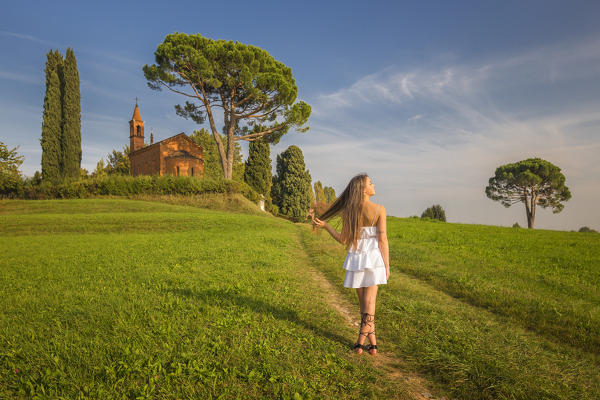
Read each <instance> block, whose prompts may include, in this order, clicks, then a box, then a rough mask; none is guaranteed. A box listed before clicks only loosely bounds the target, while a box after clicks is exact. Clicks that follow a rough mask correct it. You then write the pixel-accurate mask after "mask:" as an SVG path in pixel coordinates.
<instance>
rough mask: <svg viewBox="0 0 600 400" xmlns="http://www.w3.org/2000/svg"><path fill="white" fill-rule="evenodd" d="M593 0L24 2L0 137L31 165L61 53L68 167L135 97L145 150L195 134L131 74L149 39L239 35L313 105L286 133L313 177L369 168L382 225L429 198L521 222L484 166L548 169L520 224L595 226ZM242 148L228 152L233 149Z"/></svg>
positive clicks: (6, 38) (121, 126)
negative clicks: (555, 189)
mask: <svg viewBox="0 0 600 400" xmlns="http://www.w3.org/2000/svg"><path fill="white" fill-rule="evenodd" d="M598 15H600V3H598V2H592V1H590V2H578V1H571V2H564V1H562V2H558V1H556V2H555V1H528V2H522V1H521V2H510V1H505V2H487V1H472V2H467V1H464V2H448V1H439V2H433V1H431V2H412V3H404V2H391V1H390V2H377V1H371V2H351V1H344V2H323V1H321V2H306V1H305V2H294V3H288V2H228V3H227V4H216V3H207V2H199V1H194V2H177V3H173V4H169V5H167V3H164V2H152V1H146V2H102V3H101V2H93V3H92V2H67V1H58V2H54V3H49V2H41V1H39V2H28V3H13V4H9V5H5V6H4V7H3V13H2V14H1V15H0V48H1V49H2V54H3V55H4V56H3V57H2V58H0V128H1V130H0V141H2V142H4V143H6V144H7V145H8V146H9V147H11V148H12V147H15V146H19V150H18V151H19V152H20V153H21V154H23V155H24V156H25V163H24V164H23V167H22V171H23V172H24V174H25V175H32V174H33V172H34V171H36V170H39V169H40V157H41V148H40V145H39V138H40V131H41V116H42V104H43V97H44V84H43V82H44V73H43V68H44V64H45V60H46V53H47V52H48V51H49V50H50V49H56V48H58V49H60V50H61V52H63V54H64V50H65V49H66V47H72V48H73V49H74V50H75V54H76V57H77V61H78V66H79V73H80V78H81V93H82V143H83V160H82V166H83V167H84V168H87V169H88V170H93V169H94V167H95V165H96V163H97V162H98V160H99V159H100V158H102V157H106V155H107V154H108V153H109V152H110V151H111V150H112V149H120V148H122V147H123V146H124V145H127V144H128V121H129V119H130V118H131V114H132V111H133V106H134V103H135V100H134V99H135V97H138V98H139V102H140V108H141V113H142V118H143V119H144V120H145V122H146V127H147V128H146V129H147V132H149V130H150V129H149V128H151V129H152V130H153V131H154V136H155V140H160V139H164V138H166V137H169V136H172V135H173V134H176V133H179V132H182V131H183V132H186V133H191V132H192V131H193V130H194V129H197V125H195V124H194V123H193V122H191V121H186V120H184V119H182V118H180V117H178V116H177V115H176V114H175V112H174V109H173V105H174V104H177V103H178V102H180V101H181V99H180V98H179V97H178V96H177V95H174V94H170V93H167V92H165V91H163V92H155V91H152V90H150V89H149V88H148V87H147V86H146V82H145V79H144V76H143V73H142V70H141V67H142V66H143V65H144V64H150V63H152V62H153V52H154V50H155V49H156V46H157V45H158V44H159V43H160V42H162V40H163V39H164V37H165V35H167V34H169V33H172V32H175V31H178V32H186V33H200V34H202V35H204V36H207V37H210V38H213V39H228V40H237V41H240V42H243V43H247V44H252V45H256V46H259V47H262V48H264V49H266V50H267V51H269V52H270V53H271V54H272V55H273V56H274V57H275V58H276V59H278V60H279V61H281V62H283V63H285V64H286V65H288V66H290V67H291V68H292V70H293V73H294V77H295V79H296V83H297V85H298V87H299V98H300V99H302V100H304V101H306V102H308V103H309V104H310V105H311V106H312V107H313V115H312V116H311V118H310V120H309V125H310V127H311V129H310V130H309V131H308V132H307V133H302V134H300V133H296V132H292V133H290V134H288V135H286V136H285V137H284V138H283V139H282V141H281V142H280V143H279V144H278V145H277V146H274V147H273V149H272V158H273V159H275V155H276V154H277V153H280V152H281V151H283V150H285V148H287V146H289V145H291V144H295V145H298V146H300V147H301V148H302V149H303V152H304V155H305V159H306V163H307V166H308V168H309V170H310V172H311V174H312V176H313V179H314V180H317V179H319V180H321V181H323V182H324V184H326V185H332V186H333V187H334V188H335V189H336V190H337V191H338V192H339V191H341V190H342V189H343V188H344V186H345V184H346V183H347V181H348V180H349V179H350V177H351V176H352V175H353V174H355V173H358V172H362V171H366V172H368V173H369V174H370V175H371V177H372V179H373V181H374V183H375V184H376V190H377V195H376V196H375V197H374V198H373V200H374V201H376V202H379V203H382V204H384V205H385V206H386V208H387V209H388V213H389V214H391V215H397V216H410V215H420V213H421V212H422V211H423V210H424V209H425V208H426V207H427V206H429V205H431V204H433V203H439V204H442V206H443V207H444V208H445V210H446V214H447V216H448V220H449V221H451V222H465V223H481V224H495V225H505V226H509V225H512V224H513V223H514V222H516V221H518V222H519V223H520V224H521V225H526V220H525V211H524V206H522V205H515V206H512V207H511V208H508V209H505V208H504V207H502V206H501V205H500V204H499V203H497V202H493V201H491V200H489V199H488V198H487V197H486V196H485V193H484V188H485V186H486V184H487V181H488V179H489V177H490V176H492V175H493V173H494V170H495V168H496V167H497V166H499V165H502V164H506V163H509V162H514V161H518V160H521V159H525V158H529V157H541V158H544V159H547V160H548V161H550V162H553V163H554V164H556V165H558V166H559V167H560V168H561V169H562V171H563V173H564V174H565V176H566V178H567V186H569V188H570V189H571V192H572V193H573V198H572V199H571V200H570V201H568V202H567V203H566V205H565V209H564V211H563V212H561V213H560V214H552V213H551V211H550V210H539V211H538V214H537V218H536V227H538V228H546V229H565V230H571V229H578V228H579V227H581V226H583V225H587V226H591V227H593V228H596V229H598V228H600V213H599V212H598V211H597V206H596V204H597V203H598V201H599V200H600V189H599V188H598V187H599V185H598V182H599V181H600V165H599V163H598V162H597V159H598V153H599V150H600V133H599V132H600V130H599V128H600V96H599V95H600V79H599V78H600V27H599V26H600V24H598V23H597V16H598ZM245 148H246V146H244V149H245Z"/></svg>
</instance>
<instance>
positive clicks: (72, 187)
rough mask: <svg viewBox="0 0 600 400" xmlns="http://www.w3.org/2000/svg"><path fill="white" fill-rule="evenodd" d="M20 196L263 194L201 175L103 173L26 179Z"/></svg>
mask: <svg viewBox="0 0 600 400" xmlns="http://www.w3.org/2000/svg"><path fill="white" fill-rule="evenodd" d="M20 193H21V195H20V196H19V197H21V198H26V199H53V198H61V199H73V198H86V197H94V196H98V195H113V196H129V195H135V194H181V195H192V194H202V193H241V194H242V195H243V196H244V197H246V198H247V199H248V200H250V201H253V202H255V203H257V202H258V201H259V200H260V195H259V194H258V193H256V192H255V191H254V190H253V189H252V188H251V187H250V186H248V185H247V184H246V183H244V182H237V181H226V180H213V179H200V178H196V177H191V176H172V175H165V176H158V175H153V176H145V175H141V176H135V177H134V176H128V175H104V176H95V177H91V178H86V179H81V180H71V181H68V182H64V183H61V184H58V185H53V184H51V183H49V182H35V181H34V180H33V179H29V180H26V181H25V183H24V187H23V189H22V190H21V192H20Z"/></svg>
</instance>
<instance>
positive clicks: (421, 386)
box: [298, 238, 448, 400]
mask: <svg viewBox="0 0 600 400" xmlns="http://www.w3.org/2000/svg"><path fill="white" fill-rule="evenodd" d="M298 241H299V242H300V243H299V244H300V245H301V246H302V248H303V249H304V244H303V241H302V239H301V238H298ZM304 250H306V249H304ZM305 255H306V262H307V265H308V268H307V269H308V271H309V272H310V275H311V276H312V277H313V278H314V280H315V282H316V283H317V285H318V286H319V288H320V289H321V293H322V295H323V298H324V299H325V300H326V301H327V302H328V303H329V304H330V305H331V306H332V307H333V308H334V309H335V310H337V312H339V313H340V314H341V315H342V316H343V317H344V319H345V320H346V322H347V323H348V325H349V326H351V327H353V328H356V332H357V333H358V327H359V325H360V320H359V318H358V309H357V307H358V306H357V305H354V304H350V302H349V301H348V300H346V299H345V298H344V297H342V296H341V295H340V294H339V293H338V292H337V290H336V289H335V288H334V287H333V285H332V284H331V282H329V280H328V279H327V278H326V277H325V275H324V274H323V273H322V272H321V271H318V270H317V269H315V268H314V267H313V266H311V265H310V257H308V254H306V251H305ZM357 302H358V300H357ZM355 314H356V315H355ZM357 357H369V358H370V359H371V361H372V362H373V364H374V365H376V366H377V367H378V368H380V369H381V370H383V371H385V372H386V373H387V374H388V376H389V378H390V379H393V380H395V381H398V380H401V381H403V382H404V384H403V386H404V387H406V388H407V389H408V391H409V392H410V394H411V395H412V396H413V398H414V399H417V400H448V398H447V397H435V396H434V395H433V394H432V393H431V391H430V389H429V387H432V386H433V385H431V384H430V383H429V382H428V381H427V380H426V379H425V378H423V377H421V376H419V375H418V374H416V373H414V372H410V371H405V370H402V369H400V368H399V367H398V366H400V365H402V364H403V362H402V360H401V359H399V358H397V357H395V356H393V355H392V354H389V353H386V352H385V351H383V352H378V353H377V355H376V356H375V357H373V356H371V355H370V354H369V353H368V352H366V351H363V354H362V355H357Z"/></svg>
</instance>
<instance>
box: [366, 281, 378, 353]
mask: <svg viewBox="0 0 600 400" xmlns="http://www.w3.org/2000/svg"><path fill="white" fill-rule="evenodd" d="M377 288H378V286H377V285H373V286H369V287H367V288H365V289H366V290H365V294H364V304H365V308H364V313H365V314H363V316H364V320H365V322H366V328H368V330H367V332H369V334H368V336H369V343H370V344H371V345H372V346H376V345H377V339H376V338H375V302H376V300H377ZM369 353H371V354H372V355H375V354H377V349H376V348H375V349H372V350H370V351H369Z"/></svg>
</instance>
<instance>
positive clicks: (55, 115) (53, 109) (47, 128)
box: [40, 50, 62, 182]
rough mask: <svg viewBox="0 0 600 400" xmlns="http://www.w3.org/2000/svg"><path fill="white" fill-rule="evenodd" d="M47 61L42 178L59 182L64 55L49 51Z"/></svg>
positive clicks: (60, 174)
mask: <svg viewBox="0 0 600 400" xmlns="http://www.w3.org/2000/svg"><path fill="white" fill-rule="evenodd" d="M46 56H47V61H46V69H45V71H46V95H45V97H44V115H43V121H42V137H41V139H40V143H41V145H42V179H43V180H45V181H49V182H58V181H60V180H61V178H62V149H61V136H62V134H61V123H62V122H61V121H62V102H61V83H60V67H61V65H62V57H61V55H60V53H59V52H58V50H57V51H52V50H50V52H48V54H47V55H46Z"/></svg>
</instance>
